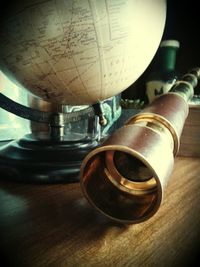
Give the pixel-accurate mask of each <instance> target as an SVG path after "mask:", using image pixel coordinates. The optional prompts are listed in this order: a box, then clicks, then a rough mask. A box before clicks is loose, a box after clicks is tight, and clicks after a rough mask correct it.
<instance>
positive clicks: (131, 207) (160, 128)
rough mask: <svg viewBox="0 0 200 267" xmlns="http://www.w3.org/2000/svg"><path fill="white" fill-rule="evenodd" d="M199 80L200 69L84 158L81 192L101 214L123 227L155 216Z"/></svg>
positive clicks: (194, 70) (175, 85)
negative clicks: (189, 103) (123, 224)
mask: <svg viewBox="0 0 200 267" xmlns="http://www.w3.org/2000/svg"><path fill="white" fill-rule="evenodd" d="M199 78H200V68H195V69H193V70H191V71H190V72H189V73H187V74H186V75H184V76H183V77H182V79H181V80H180V81H177V82H176V83H175V84H174V86H173V87H172V88H171V90H170V91H169V92H168V93H166V94H163V95H161V96H159V97H158V98H156V99H155V100H154V102H152V103H151V104H150V105H149V106H147V107H146V108H144V109H143V110H142V111H141V112H140V113H138V114H137V115H136V116H133V117H132V118H131V119H130V120H128V122H127V123H126V124H125V125H124V126H123V127H122V128H120V129H118V130H117V131H116V132H115V133H114V134H112V135H111V136H110V137H109V138H108V139H107V140H106V141H105V142H104V143H103V145H102V146H101V147H98V148H96V149H95V150H93V151H92V152H90V153H89V154H88V155H87V156H86V158H85V159H84V161H83V163H82V166H81V188H82V190H83V193H84V195H85V196H86V198H87V199H88V201H89V202H90V203H91V204H92V205H93V206H94V207H95V208H97V209H98V210H99V211H100V212H101V213H103V214H104V215H106V216H108V217H109V218H111V219H112V220H115V221H118V222H121V223H139V222H142V221H145V220H147V219H149V218H150V217H151V216H153V215H154V214H155V213H156V211H157V210H158V208H159V206H160V204H161V201H162V198H163V190H164V188H165V186H166V184H167V182H168V180H169V177H170V174H171V172H172V170H173V165H174V157H175V156H176V154H177V152H178V149H179V143H180V136H181V132H182V129H183V126H184V123H185V119H186V118H187V115H188V112H189V106H188V101H189V100H190V99H191V98H192V97H193V94H194V87H195V86H196V85H197V82H198V79H199Z"/></svg>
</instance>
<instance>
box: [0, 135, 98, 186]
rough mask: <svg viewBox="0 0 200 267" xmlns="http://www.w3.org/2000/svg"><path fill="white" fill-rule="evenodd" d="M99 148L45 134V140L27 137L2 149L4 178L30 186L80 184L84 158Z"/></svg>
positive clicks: (0, 167)
mask: <svg viewBox="0 0 200 267" xmlns="http://www.w3.org/2000/svg"><path fill="white" fill-rule="evenodd" d="M97 145H98V142H97V141H90V140H85V141H82V142H73V141H67V140H52V138H51V137H49V136H48V135H45V134H44V135H43V138H42V139H40V138H38V136H35V135H34V134H29V135H25V136H24V137H23V138H21V139H19V140H17V141H12V142H10V143H8V144H6V145H4V146H3V147H1V149H0V173H1V177H5V179H7V178H8V179H12V180H16V181H23V182H28V183H30V182H31V183H32V182H37V183H60V182H63V183H64V182H77V181H79V169H80V165H81V161H82V159H83V158H84V157H85V155H86V154H87V153H88V152H89V151H90V150H91V149H93V148H95V147H97Z"/></svg>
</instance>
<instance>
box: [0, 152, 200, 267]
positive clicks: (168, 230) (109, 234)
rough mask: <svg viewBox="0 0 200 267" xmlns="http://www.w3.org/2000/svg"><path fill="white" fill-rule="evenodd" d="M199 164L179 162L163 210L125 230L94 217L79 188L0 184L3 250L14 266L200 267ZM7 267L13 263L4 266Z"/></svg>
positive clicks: (187, 160)
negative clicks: (196, 261) (197, 262)
mask: <svg viewBox="0 0 200 267" xmlns="http://www.w3.org/2000/svg"><path fill="white" fill-rule="evenodd" d="M199 200H200V158H183V157H182V158H181V157H179V158H177V159H176V163H175V168H174V172H173V174H172V177H171V180H170V182H169V184H168V186H167V188H166V190H165V196H164V201H163V203H162V205H161V207H160V209H159V211H158V212H157V213H156V214H155V215H154V216H153V217H152V218H151V219H150V220H148V221H146V222H144V223H141V224H137V225H130V226H122V225H117V224H114V223H112V222H110V221H108V220H107V219H106V218H104V217H103V215H100V214H99V213H97V212H96V211H94V210H93V209H92V208H91V207H90V206H89V205H88V203H87V201H86V200H85V199H84V197H83V196H82V193H81V190H80V187H79V184H78V183H76V184H67V185H66V184H65V185H63V184H59V185H26V184H19V183H14V182H10V181H5V180H4V179H1V181H0V247H1V253H2V255H3V257H4V260H5V259H6V261H7V264H8V265H9V266H20V267H23V266H26V267H38V266H43V267H46V266H52V267H57V266H59V267H60V266H73V267H74V266H75V267H76V266H77V267H89V266H95V267H98V266H104V267H106V266H109V267H112V266H115V267H118V266H120V267H121V266H129V267H132V266H142V267H143V266H145V267H146V266H159V267H163V266H166V267H173V266H198V265H194V262H195V260H196V259H197V258H198V256H199V255H200V202H199ZM1 266H7V265H1Z"/></svg>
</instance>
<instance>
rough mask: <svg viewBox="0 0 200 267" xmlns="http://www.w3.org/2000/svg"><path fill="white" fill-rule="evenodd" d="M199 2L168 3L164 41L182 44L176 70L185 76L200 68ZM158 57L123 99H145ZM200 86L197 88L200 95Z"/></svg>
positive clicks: (125, 93) (170, 1)
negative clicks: (146, 89) (148, 77)
mask: <svg viewBox="0 0 200 267" xmlns="http://www.w3.org/2000/svg"><path fill="white" fill-rule="evenodd" d="M199 10H200V9H199V4H198V1H197V0H190V1H176V0H175V1H173V0H168V1H167V18H166V24H165V29H164V33H163V36H162V40H164V39H176V40H178V41H179V42H180V48H179V50H178V52H177V61H176V69H177V71H178V72H179V73H180V74H184V73H185V72H187V71H188V70H189V69H191V68H192V67H196V66H200V45H199V43H200V41H199V39H200V11H199ZM155 60H156V55H155V57H154V59H153V60H152V62H151V63H150V65H149V66H148V68H147V69H146V70H145V72H144V73H143V74H142V75H141V76H140V78H139V79H138V80H137V81H136V82H135V83H134V84H133V85H131V86H130V87H129V88H128V89H127V90H125V91H124V92H123V93H122V98H129V99H134V98H140V99H145V80H146V78H147V76H148V75H149V73H150V72H151V71H152V69H153V66H154V64H155ZM199 87H200V86H198V87H197V88H196V91H197V93H200V88H199Z"/></svg>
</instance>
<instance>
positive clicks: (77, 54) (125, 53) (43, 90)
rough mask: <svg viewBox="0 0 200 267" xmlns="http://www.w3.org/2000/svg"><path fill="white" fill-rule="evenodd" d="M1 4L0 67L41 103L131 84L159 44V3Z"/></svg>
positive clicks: (104, 94)
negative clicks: (39, 99) (41, 100)
mask: <svg viewBox="0 0 200 267" xmlns="http://www.w3.org/2000/svg"><path fill="white" fill-rule="evenodd" d="M7 2H8V3H7V4H4V5H1V11H0V13H1V14H0V40H1V42H0V69H1V70H2V71H3V72H4V73H5V74H6V75H7V76H8V77H9V78H10V79H12V80H14V81H15V82H17V83H18V84H20V86H23V87H24V88H25V89H27V90H29V91H30V92H32V93H33V94H34V95H36V96H38V97H40V98H42V99H43V100H47V101H50V102H55V103H60V104H69V105H79V104H92V103H95V102H97V101H101V100H103V99H106V98H109V97H111V96H114V95H117V94H119V93H120V92H122V91H123V90H125V89H126V88H127V87H129V86H130V85H131V84H132V83H134V81H135V80H136V79H137V78H138V77H139V76H140V75H141V74H142V73H143V71H144V70H145V69H146V67H147V66H148V65H149V63H150V61H151V60H152V58H153V56H154V54H155V52H156V50H157V48H158V46H159V43H160V40H161V37H162V33H163V29H164V24H165V17H166V3H165V1H164V0H55V1H53V0H46V1H42V0H26V1H25V0H24V1H23V0H15V1H13V3H12V1H7ZM5 3H6V1H5Z"/></svg>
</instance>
